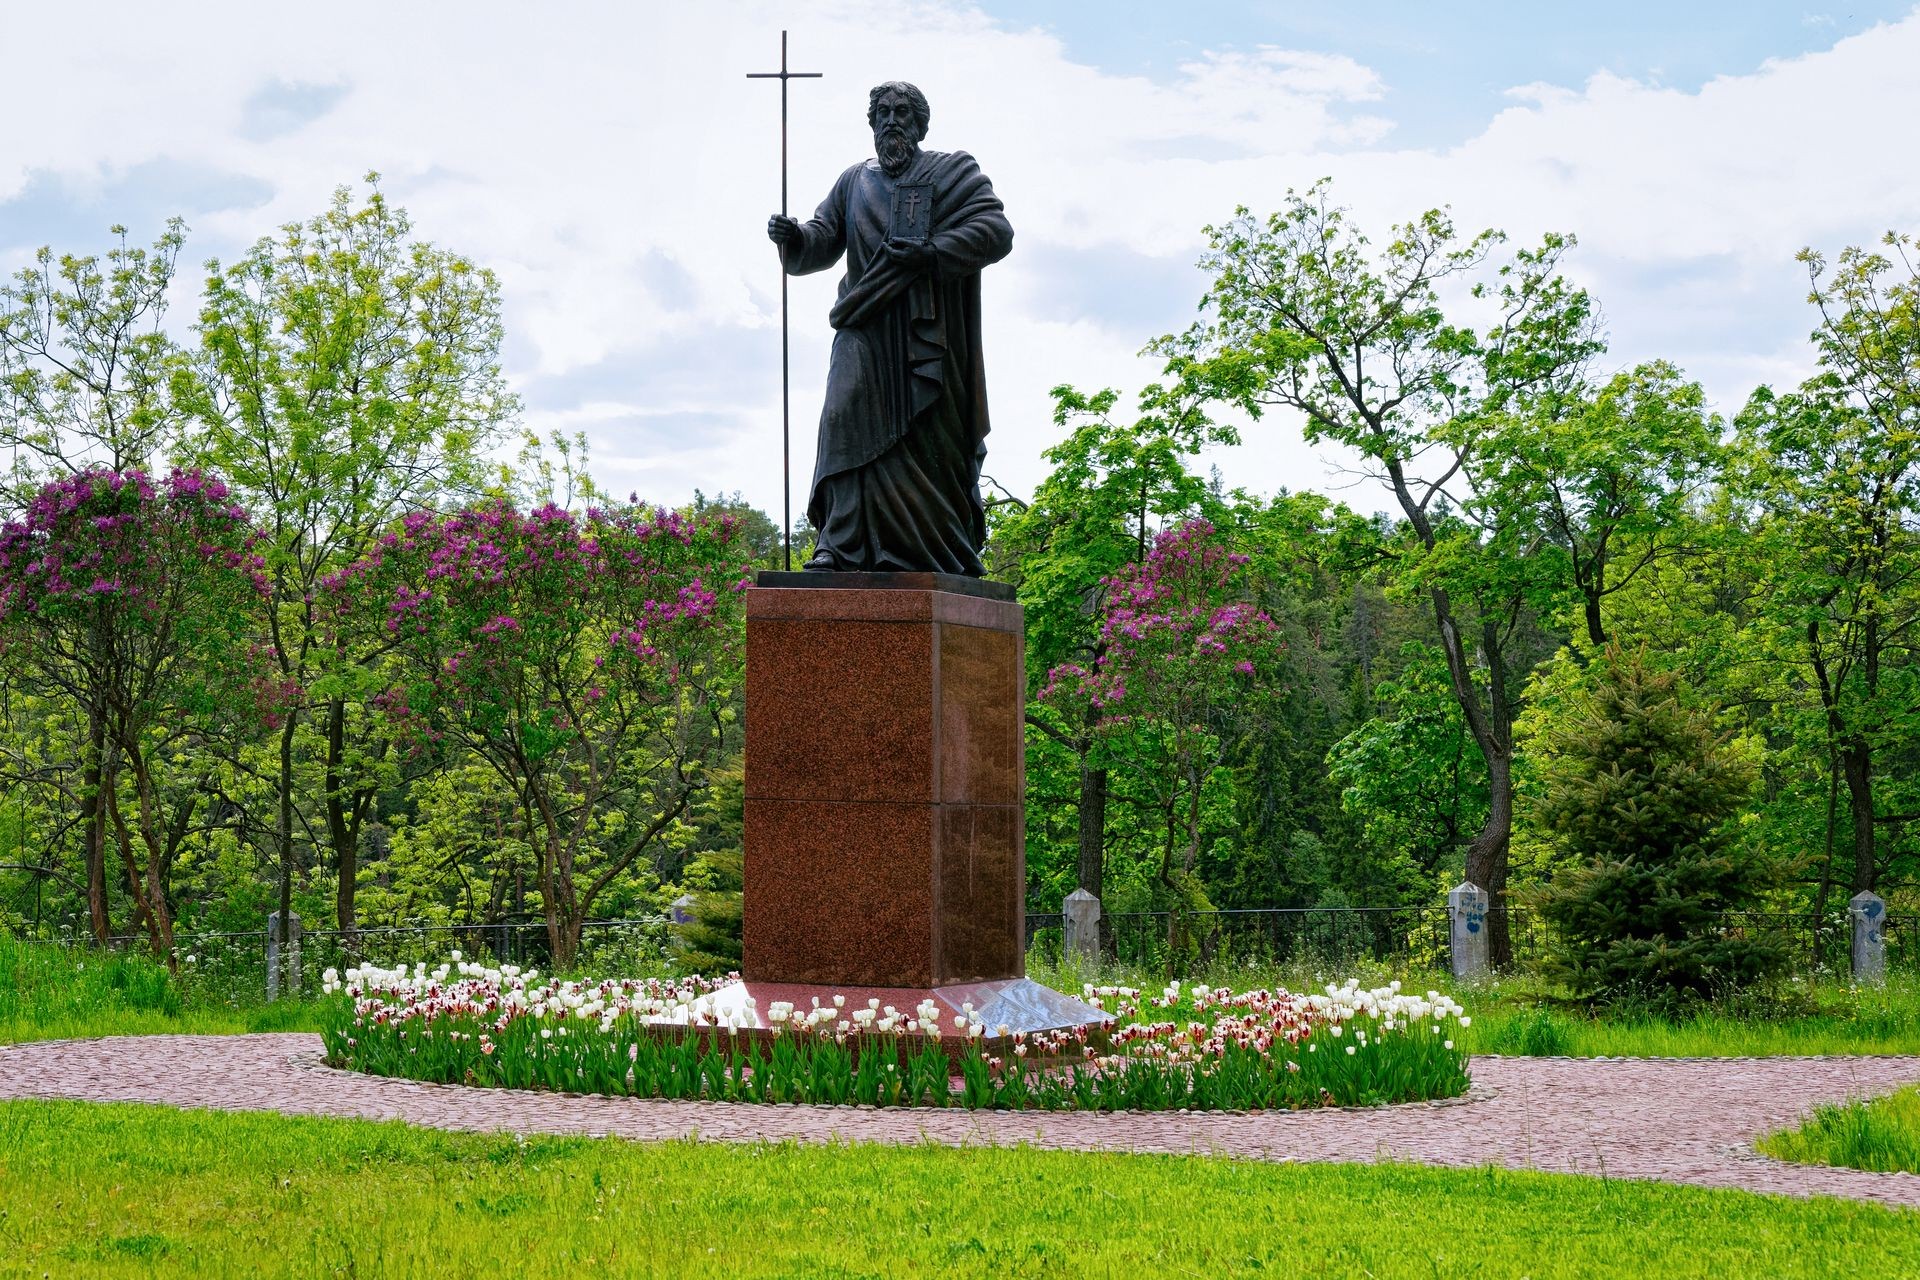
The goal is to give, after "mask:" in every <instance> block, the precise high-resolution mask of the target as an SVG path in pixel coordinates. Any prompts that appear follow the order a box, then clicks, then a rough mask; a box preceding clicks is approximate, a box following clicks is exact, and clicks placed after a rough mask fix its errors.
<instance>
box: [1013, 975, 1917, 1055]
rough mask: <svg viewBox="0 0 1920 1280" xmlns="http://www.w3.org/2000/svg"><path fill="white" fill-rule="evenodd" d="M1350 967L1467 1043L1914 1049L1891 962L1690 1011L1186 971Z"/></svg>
mask: <svg viewBox="0 0 1920 1280" xmlns="http://www.w3.org/2000/svg"><path fill="white" fill-rule="evenodd" d="M1027 973H1028V976H1029V977H1031V978H1033V979H1034V980H1035V981H1036V982H1042V983H1045V984H1047V985H1048V986H1051V987H1054V988H1056V989H1057V990H1061V991H1068V992H1078V991H1079V990H1080V988H1081V985H1082V984H1083V983H1087V982H1092V983H1095V984H1096V985H1098V984H1106V983H1123V984H1125V985H1128V986H1138V987H1144V988H1146V989H1147V990H1158V989H1159V988H1160V987H1161V986H1163V985H1164V984H1165V982H1166V979H1165V977H1164V976H1161V975H1157V974H1152V973H1148V972H1146V971H1143V970H1137V969H1127V968H1124V967H1116V966H1112V965H1102V966H1100V967H1099V968H1089V967H1086V966H1082V965H1076V964H1073V963H1071V962H1066V963H1049V962H1046V961H1044V960H1041V959H1039V958H1038V957H1029V960H1028V964H1027ZM1348 977H1358V978H1359V979H1360V980H1361V982H1362V984H1364V985H1367V986H1373V985H1376V984H1378V983H1383V982H1386V981H1388V980H1390V979H1394V978H1398V979H1400V980H1401V981H1402V982H1404V983H1405V984H1406V985H1407V986H1409V987H1412V988H1415V989H1417V990H1425V989H1426V988H1428V987H1434V988H1437V989H1439V990H1442V991H1445V992H1447V993H1448V994H1449V995H1451V996H1453V997H1454V999H1456V1000H1458V1001H1459V1002H1460V1003H1461V1004H1463V1005H1465V1006H1466V1009H1467V1012H1468V1013H1469V1014H1471V1015H1472V1017H1473V1025H1472V1026H1471V1027H1470V1028H1468V1030H1467V1031H1466V1032H1465V1033H1464V1036H1463V1037H1462V1042H1463V1043H1464V1044H1465V1046H1466V1048H1467V1050H1468V1051H1469V1052H1471V1053H1478V1054H1487V1053H1500V1054H1511V1055H1516V1056H1527V1057H1556V1056H1558V1057H1574V1058H1594V1057H1655V1058H1670V1057H1671V1058H1743V1057H1766V1056H1773V1055H1782V1056H1789V1057H1793V1056H1805V1055H1811V1054H1920V974H1914V973H1896V974H1894V975H1893V976H1892V977H1891V978H1890V979H1889V981H1888V982H1887V985H1886V986H1884V987H1878V988H1873V987H1865V988H1862V987H1853V986H1851V985H1849V984H1846V983H1843V982H1837V981H1834V980H1831V979H1828V980H1823V981H1818V982H1812V981H1795V982H1790V983H1784V984H1782V985H1781V986H1780V987H1778V988H1777V989H1774V990H1772V991H1768V992H1765V993H1743V994H1739V995H1735V996H1732V997H1729V998H1726V999H1723V1000H1720V1001H1717V1002H1715V1003H1713V1004H1709V1005H1704V1006H1702V1007H1700V1008H1698V1009H1696V1010H1694V1011H1692V1012H1689V1013H1685V1014H1679V1015H1676V1014H1673V1013H1668V1012H1663V1011H1661V1010H1658V1009H1656V1008H1653V1007H1651V1006H1648V1005H1644V1004H1634V1003H1630V1002H1629V1003H1620V1004H1615V1005H1613V1006H1611V1007H1608V1008H1604V1009H1599V1010H1592V1009H1588V1008H1585V1007H1584V1006H1581V1005H1577V1004H1574V1003H1573V1002H1571V1001H1568V1000H1566V999H1564V998H1563V997H1562V996H1561V995H1560V993H1559V992H1557V991H1556V990H1555V989H1554V988H1552V987H1550V986H1548V985H1546V984H1544V983H1542V982H1541V981H1539V980H1538V979H1536V978H1531V977H1527V976H1524V975H1521V976H1512V977H1503V978H1499V979H1496V980H1493V981H1490V982H1486V983H1482V984H1478V985H1474V986H1462V985H1460V984H1458V983H1455V982H1453V981H1452V980H1451V979H1450V978H1447V977H1445V976H1443V975H1440V974H1437V973H1433V972H1430V971H1427V970H1418V969H1416V970H1407V969H1397V968H1393V967H1391V966H1387V965H1382V964H1380V963H1378V962H1373V961H1362V962H1360V963H1357V964H1356V963H1344V964H1340V963H1336V964H1318V965H1316V964H1312V963H1303V964H1290V965H1278V966H1273V965H1269V966H1255V967H1231V968H1221V969H1215V970H1211V971H1208V972H1205V973H1201V974H1196V975H1195V980H1196V981H1204V982H1207V983H1210V984H1213V985H1216V986H1222V985H1223V986H1230V987H1233V988H1235V989H1236V990H1246V989H1249V988H1253V987H1263V986H1265V987H1273V986H1284V987H1287V988H1288V989H1290V990H1294V991H1316V990H1319V989H1320V988H1322V987H1323V986H1325V984H1326V983H1327V982H1329V981H1334V980H1339V979H1345V978H1348Z"/></svg>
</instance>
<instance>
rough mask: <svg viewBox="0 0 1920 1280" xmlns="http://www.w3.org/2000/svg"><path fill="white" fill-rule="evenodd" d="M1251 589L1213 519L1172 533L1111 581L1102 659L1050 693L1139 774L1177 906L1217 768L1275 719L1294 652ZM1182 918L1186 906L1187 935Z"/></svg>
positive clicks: (1051, 685)
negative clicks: (1273, 702)
mask: <svg viewBox="0 0 1920 1280" xmlns="http://www.w3.org/2000/svg"><path fill="white" fill-rule="evenodd" d="M1249 582H1250V575H1249V574H1248V572H1247V557H1246V556H1244V555H1240V554H1237V553H1235V552H1233V551H1232V550H1231V549H1230V548H1229V547H1228V545H1227V543H1226V539H1225V537H1224V536H1223V535H1222V533H1221V532H1220V531H1219V530H1218V529H1216V528H1215V527H1214V526H1213V525H1212V524H1211V523H1209V522H1208V521H1206V520H1189V521H1187V522H1185V523H1183V524H1180V525H1177V526H1175V527H1174V528H1171V529H1168V530H1166V531H1165V532H1163V533H1161V534H1159V535H1158V536H1157V537H1155V539H1154V542H1153V546H1152V548H1151V549H1150V550H1149V551H1148V552H1147V555H1146V558H1145V559H1144V560H1142V561H1141V562H1140V563H1139V564H1136V565H1129V566H1128V567H1127V568H1125V569H1124V570H1122V571H1121V572H1120V573H1119V574H1117V575H1115V576H1114V577H1111V578H1108V579H1106V580H1105V582H1104V584H1103V586H1104V592H1103V605H1102V608H1101V613H1100V629H1099V643H1098V644H1097V645H1096V646H1095V649H1094V652H1095V653H1096V654H1097V655H1098V656H1097V657H1096V658H1095V659H1094V660H1093V661H1092V662H1091V663H1089V664H1086V665H1076V664H1064V665H1062V666H1059V667H1056V668H1055V669H1054V670H1053V671H1052V672H1051V673H1050V676H1049V681H1048V685H1047V688H1046V689H1045V690H1044V691H1043V692H1042V694H1041V697H1042V699H1057V700H1059V701H1060V702H1061V703H1062V704H1063V705H1069V706H1083V705H1087V704H1089V703H1090V704H1091V705H1092V706H1093V707H1094V708H1095V709H1096V710H1097V711H1098V713H1099V715H1100V717H1101V719H1100V723H1099V728H1098V730H1097V732H1098V736H1099V737H1100V739H1101V742H1102V750H1101V759H1102V760H1103V762H1104V763H1105V764H1106V765H1107V766H1108V767H1109V768H1113V769H1122V770H1128V771H1130V772H1132V773H1133V774H1134V775H1135V776H1136V777H1137V778H1139V780H1140V781H1141V783H1142V784H1143V786H1144V789H1145V791H1146V793H1147V794H1148V795H1149V796H1150V797H1151V798H1152V800H1153V802H1154V804H1155V805H1156V807H1157V808H1158V810H1159V815H1160V826H1161V830H1162V835H1163V840H1162V848H1161V860H1160V870H1159V878H1160V880H1161V882H1162V884H1163V885H1164V886H1165V887H1166V888H1167V889H1168V890H1169V891H1171V892H1172V894H1173V897H1174V900H1175V903H1176V905H1177V904H1178V903H1179V902H1181V901H1183V900H1184V896H1185V895H1184V893H1183V890H1184V888H1185V887H1186V886H1188V885H1190V884H1191V882H1192V878H1193V869H1194V863H1195V860H1196V859H1197V857H1198V856H1199V851H1200V842H1201V838H1202V834H1203V832H1204V830H1205V825H1206V804H1207V800H1208V798H1209V794H1210V786H1211V784H1213V783H1214V781H1215V774H1216V771H1218V770H1219V769H1220V768H1221V767H1222V765H1223V764H1224V762H1225V759H1226V755H1227V753H1228V751H1229V750H1230V749H1231V748H1232V747H1233V745H1234V744H1235V743H1236V742H1237V741H1239V740H1241V739H1242V738H1244V737H1245V736H1246V735H1248V734H1250V733H1253V732H1256V731H1257V730H1258V729H1259V728H1260V727H1261V726H1262V725H1264V724H1265V723H1266V722H1267V719H1268V716H1269V712H1270V706H1269V702H1268V698H1267V694H1268V692H1269V691H1270V690H1271V688H1272V686H1273V682H1274V679H1275V674H1276V669H1277V666H1278V661H1279V657H1280V654H1281V651H1282V647H1283V646H1282V642H1281V639H1280V633H1279V628H1278V626H1277V625H1276V624H1275V622H1274V620H1273V619H1272V618H1271V617H1269V616H1268V615H1267V614H1266V612H1265V611H1264V610H1262V609H1261V608H1259V607H1258V606H1257V605H1256V604H1254V603H1253V602H1252V601H1251V600H1250V599H1249V598H1248V593H1249V590H1250V587H1249ZM1215 789H1217V788H1215ZM1182 919H1183V917H1182V913H1181V912H1179V911H1178V910H1176V911H1175V912H1174V915H1173V926H1172V927H1173V928H1174V930H1175V931H1176V932H1177V931H1178V930H1180V929H1181V928H1182V927H1183V925H1182ZM1174 941H1175V943H1176V944H1178V943H1179V942H1180V941H1181V939H1179V938H1177V937H1176V938H1175V939H1174ZM1175 949H1176V952H1177V951H1178V950H1179V947H1178V946H1177V945H1176V948H1175Z"/></svg>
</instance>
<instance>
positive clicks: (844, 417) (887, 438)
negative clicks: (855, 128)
mask: <svg viewBox="0 0 1920 1280" xmlns="http://www.w3.org/2000/svg"><path fill="white" fill-rule="evenodd" d="M921 183H930V184H932V187H933V217H932V221H931V230H930V243H931V244H932V246H933V250H934V254H935V266H934V268H933V270H932V272H931V274H929V273H927V272H925V271H921V272H913V271H909V270H906V269H903V268H901V267H900V266H898V265H896V264H895V263H894V262H893V261H892V260H891V259H889V258H888V257H887V255H886V252H885V246H886V243H887V236H888V227H889V224H890V218H891V217H892V212H893V193H894V188H895V187H896V186H897V185H900V184H921ZM1012 247H1013V228H1012V226H1010V225H1009V224H1008V222H1007V219H1006V214H1005V212H1004V211H1003V210H1002V208H1001V205H1000V200H999V197H997V196H995V195H994V194H993V187H992V185H991V184H990V183H989V182H988V181H987V179H986V176H985V175H984V174H982V173H981V172H980V166H979V165H978V164H976V163H975V162H974V159H973V157H972V156H970V155H968V154H967V153H966V152H964V151H949V152H941V151H922V152H921V153H920V154H919V156H918V157H917V158H916V159H915V160H914V162H913V163H912V164H911V165H909V166H908V167H907V169H906V170H905V171H903V172H902V173H901V174H900V175H899V176H898V177H888V176H887V174H886V172H885V171H884V170H883V169H881V167H880V163H879V161H877V160H868V161H866V162H864V163H862V164H857V165H854V166H853V167H852V168H850V169H848V170H847V171H846V172H845V173H843V174H841V175H840V179H839V181H837V182H835V183H834V184H833V191H832V192H831V193H830V194H829V195H828V196H827V198H826V199H825V200H823V201H822V202H821V204H820V208H819V209H818V210H817V211H816V212H815V213H814V215H813V218H812V219H811V220H810V221H808V222H806V223H804V224H802V226H801V234H800V238H799V239H798V240H797V241H796V242H794V243H791V244H788V245H785V246H782V252H781V257H782V261H783V262H784V263H785V266H786V270H787V271H788V272H789V273H791V274H793V275H805V274H807V273H808V272H813V271H824V270H826V269H827V268H828V267H831V266H832V265H833V264H834V263H835V262H837V261H838V260H839V258H840V255H841V254H842V253H844V254H846V258H847V273H846V276H845V277H844V278H843V279H842V280H841V281H840V296H839V301H837V302H836V303H835V304H834V307H833V310H832V312H831V313H830V315H829V319H830V320H831V321H832V323H833V327H834V329H835V331H836V332H835V334H834V339H833V360H832V363H831V364H830V366H829V368H828V372H827V396H826V405H825V407H824V408H823V409H822V410H821V413H820V445H819V452H818V454H817V455H816V457H817V460H816V461H815V463H814V468H813V489H812V493H811V495H810V497H809V499H808V502H807V518H808V519H809V520H811V521H812V522H813V526H814V528H815V529H817V530H818V531H819V535H818V541H817V543H816V547H817V551H816V556H817V557H819V558H822V559H827V560H830V561H831V562H832V567H833V568H836V569H855V570H894V571H915V570H919V571H924V570H934V571H937V572H941V573H959V574H967V575H971V576H973V577H978V576H980V574H981V573H982V572H983V570H982V568H981V565H980V549H981V547H982V546H984V545H985V543H986V512H985V508H984V507H983V505H982V503H981V498H980V464H981V462H982V460H983V459H985V457H986V452H987V446H986V436H987V387H986V371H985V366H984V363H983V361H982V359H981V346H980V269H981V268H982V267H985V266H987V265H988V264H989V263H993V262H998V261H999V260H1000V259H1002V258H1004V257H1006V256H1007V253H1008V251H1009V250H1010V249H1011V248H1012Z"/></svg>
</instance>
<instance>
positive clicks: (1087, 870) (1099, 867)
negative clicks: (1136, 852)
mask: <svg viewBox="0 0 1920 1280" xmlns="http://www.w3.org/2000/svg"><path fill="white" fill-rule="evenodd" d="M1106 873H1107V771H1106V770H1105V769H1094V768H1091V767H1089V766H1088V765H1087V762H1086V758H1085V757H1084V756H1083V757H1081V760H1080V876H1079V878H1080V887H1081V888H1082V889H1085V890H1086V891H1087V892H1088V893H1090V894H1092V895H1093V896H1094V897H1096V898H1097V897H1099V896H1100V894H1101V891H1102V888H1103V886H1104V885H1105V882H1106Z"/></svg>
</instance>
